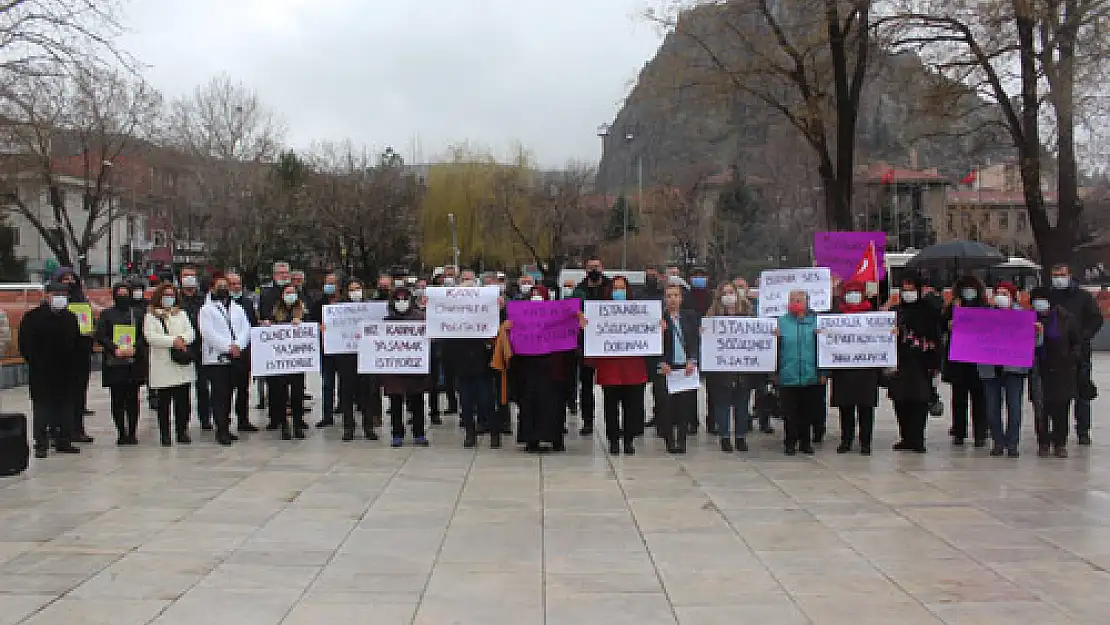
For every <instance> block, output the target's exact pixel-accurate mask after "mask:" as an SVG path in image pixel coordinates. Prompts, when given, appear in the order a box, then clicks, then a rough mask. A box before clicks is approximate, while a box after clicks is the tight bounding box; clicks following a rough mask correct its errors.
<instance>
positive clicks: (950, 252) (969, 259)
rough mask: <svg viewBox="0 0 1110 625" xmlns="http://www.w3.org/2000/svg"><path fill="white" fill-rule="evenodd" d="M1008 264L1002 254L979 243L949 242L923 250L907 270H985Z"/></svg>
mask: <svg viewBox="0 0 1110 625" xmlns="http://www.w3.org/2000/svg"><path fill="white" fill-rule="evenodd" d="M1004 262H1006V257H1005V256H1003V255H1002V253H1001V252H999V251H998V250H996V249H994V248H993V247H991V246H989V245H984V244H982V243H979V242H977V241H949V242H948V243H937V244H936V245H930V246H929V247H927V248H925V249H923V250H921V251H920V252H918V253H917V255H916V256H914V257H913V258H911V259H910V260H909V262H908V263H906V268H907V269H943V268H946V267H952V266H955V267H956V269H957V270H959V269H964V270H971V269H983V268H986V267H993V266H995V265H997V264H999V263H1004Z"/></svg>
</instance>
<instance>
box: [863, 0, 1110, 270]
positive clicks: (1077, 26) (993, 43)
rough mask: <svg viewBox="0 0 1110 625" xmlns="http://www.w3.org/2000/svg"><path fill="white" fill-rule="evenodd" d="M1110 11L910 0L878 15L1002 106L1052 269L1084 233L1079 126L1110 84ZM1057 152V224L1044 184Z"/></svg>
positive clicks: (894, 33)
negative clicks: (1109, 69) (1107, 77)
mask: <svg viewBox="0 0 1110 625" xmlns="http://www.w3.org/2000/svg"><path fill="white" fill-rule="evenodd" d="M1108 18H1110V1H1107V0H990V1H987V2H979V1H973V0H946V1H944V2H940V1H939V0H938V1H929V2H910V1H909V0H904V1H900V2H898V3H897V9H896V10H895V11H893V12H892V14H891V15H889V16H885V17H883V18H882V19H880V20H877V22H876V26H877V27H878V28H879V30H880V32H881V33H882V35H883V38H884V39H885V40H887V41H888V42H890V45H892V46H893V47H894V48H895V49H896V50H906V51H913V52H916V53H919V54H922V55H923V57H924V58H925V60H926V62H927V64H928V65H929V66H930V67H932V68H933V69H934V71H936V72H937V73H938V74H939V75H941V76H943V77H945V78H946V79H949V80H955V81H958V82H961V83H963V84H966V85H968V86H969V88H971V89H974V90H975V91H976V93H977V94H979V95H981V96H982V97H985V98H987V99H989V100H990V101H991V102H992V103H994V104H995V105H996V106H997V107H998V111H999V117H1000V118H1001V123H1002V125H1003V127H1004V128H1005V129H1006V131H1007V133H1008V135H1009V137H1010V139H1011V141H1012V142H1013V145H1014V147H1015V148H1016V150H1017V153H1018V166H1019V170H1020V172H1021V183H1022V192H1023V195H1024V198H1025V206H1026V210H1027V211H1028V213H1029V222H1030V225H1031V226H1032V230H1033V235H1034V238H1035V239H1036V242H1037V247H1038V249H1039V251H1040V254H1041V259H1042V261H1043V264H1044V265H1045V266H1046V267H1048V266H1049V265H1051V264H1052V263H1055V262H1059V261H1070V260H1071V256H1072V254H1073V252H1074V246H1075V243H1076V242H1077V240H1078V238H1079V235H1080V232H1079V230H1080V225H1081V223H1082V219H1081V217H1082V216H1081V210H1082V205H1081V203H1080V201H1079V193H1078V191H1079V166H1078V160H1077V158H1076V141H1075V132H1076V128H1077V127H1078V125H1079V121H1080V119H1081V115H1082V112H1083V107H1084V105H1085V104H1090V103H1091V102H1094V101H1096V100H1097V97H1098V96H1099V94H1098V90H1100V89H1101V88H1102V84H1101V80H1100V79H1101V78H1102V77H1103V76H1104V73H1105V67H1106V66H1105V59H1106V56H1107V54H1106V53H1107V49H1106V45H1107V44H1106V38H1105V32H1106V29H1107V27H1108V26H1110V23H1108V22H1107V20H1108ZM1053 148H1054V149H1053ZM1052 152H1054V154H1052ZM1046 154H1051V156H1054V157H1055V158H1054V159H1052V158H1051V157H1050V158H1048V159H1046ZM1052 160H1054V161H1055V167H1056V169H1057V175H1056V185H1057V203H1058V212H1057V216H1056V219H1055V223H1053V220H1052V219H1051V218H1050V215H1049V211H1048V206H1047V203H1046V201H1045V197H1044V192H1043V190H1042V189H1043V185H1042V183H1043V181H1044V178H1045V177H1046V175H1047V174H1048V173H1049V169H1050V167H1051V166H1052Z"/></svg>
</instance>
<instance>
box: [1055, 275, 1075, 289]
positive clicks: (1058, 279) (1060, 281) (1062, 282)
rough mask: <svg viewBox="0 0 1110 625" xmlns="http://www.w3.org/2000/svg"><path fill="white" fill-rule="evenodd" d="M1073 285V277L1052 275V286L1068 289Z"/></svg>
mask: <svg viewBox="0 0 1110 625" xmlns="http://www.w3.org/2000/svg"><path fill="white" fill-rule="evenodd" d="M1069 286H1071V278H1069V277H1067V276H1052V288H1054V289H1066V288H1068V287H1069Z"/></svg>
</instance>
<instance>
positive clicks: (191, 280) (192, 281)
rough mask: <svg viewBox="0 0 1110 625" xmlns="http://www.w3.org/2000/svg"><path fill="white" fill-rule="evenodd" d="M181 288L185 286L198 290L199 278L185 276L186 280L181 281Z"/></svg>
mask: <svg viewBox="0 0 1110 625" xmlns="http://www.w3.org/2000/svg"><path fill="white" fill-rule="evenodd" d="M181 286H183V287H185V288H187V289H195V288H197V277H196V276H185V277H184V278H182V279H181Z"/></svg>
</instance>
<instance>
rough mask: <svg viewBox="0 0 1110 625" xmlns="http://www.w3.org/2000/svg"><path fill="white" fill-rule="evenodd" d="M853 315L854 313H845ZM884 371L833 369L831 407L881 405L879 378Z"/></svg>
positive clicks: (831, 374)
mask: <svg viewBox="0 0 1110 625" xmlns="http://www.w3.org/2000/svg"><path fill="white" fill-rule="evenodd" d="M843 314H852V313H843ZM881 373H882V369H877V368H872V369H833V370H832V372H831V373H830V374H829V377H830V378H831V379H832V395H831V397H830V400H829V405H830V406H835V407H837V408H839V407H842V406H868V407H870V408H874V407H876V406H878V405H879V376H880V374H881Z"/></svg>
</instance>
